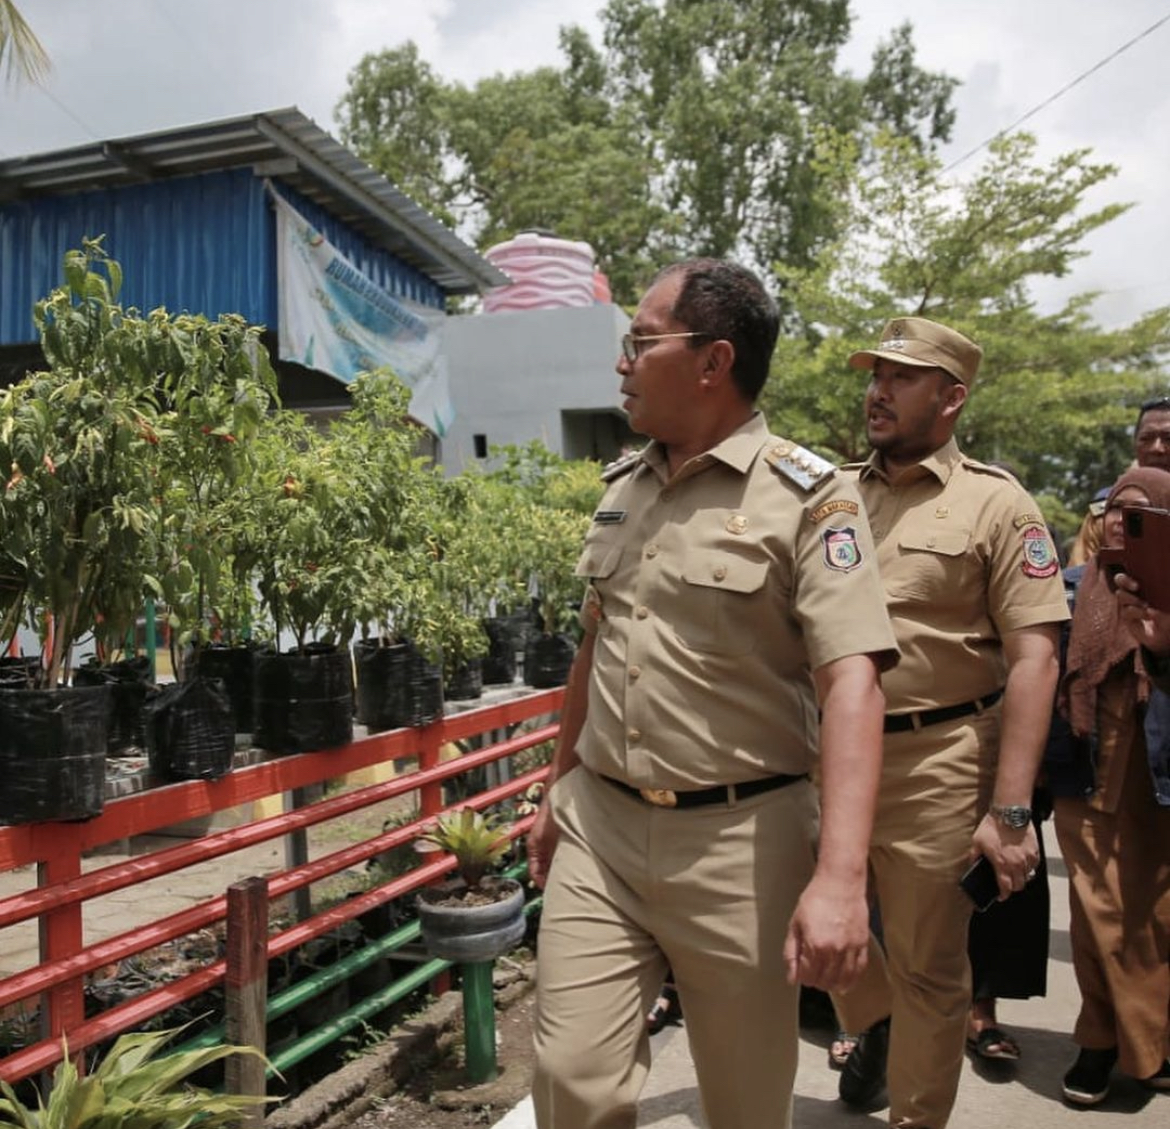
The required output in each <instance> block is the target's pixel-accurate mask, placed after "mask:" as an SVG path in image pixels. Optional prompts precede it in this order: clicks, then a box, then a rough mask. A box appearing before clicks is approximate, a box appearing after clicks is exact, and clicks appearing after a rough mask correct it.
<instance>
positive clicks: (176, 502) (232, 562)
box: [152, 314, 276, 731]
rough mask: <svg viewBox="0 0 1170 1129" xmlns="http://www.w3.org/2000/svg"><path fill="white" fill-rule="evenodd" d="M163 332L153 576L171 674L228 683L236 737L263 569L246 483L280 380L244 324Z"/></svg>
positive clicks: (185, 323) (233, 319) (187, 319)
mask: <svg viewBox="0 0 1170 1129" xmlns="http://www.w3.org/2000/svg"><path fill="white" fill-rule="evenodd" d="M153 316H154V315H152V317H153ZM163 328H164V327H163V326H159V329H160V331H161V330H162V329H163ZM165 331H166V332H165V333H163V332H160V333H159V334H158V339H157V341H156V342H155V348H156V349H157V351H158V353H159V364H160V366H161V370H162V372H163V374H164V375H163V378H162V391H163V394H164V395H165V398H166V403H167V405H168V408H169V411H168V417H167V427H166V431H165V433H164V434H161V435H160V436H159V443H158V450H159V455H160V460H161V461H160V479H159V481H160V483H161V485H162V488H161V490H160V493H159V502H160V509H161V515H160V521H161V526H162V537H161V545H160V554H161V559H160V561H159V564H158V566H157V575H158V577H159V582H160V587H161V596H162V600H163V602H164V604H165V606H166V608H167V610H168V626H169V627H170V629H171V630H170V639H171V662H172V669H173V670H174V671H175V673H176V676H177V677H178V678H180V679H181V680H188V679H191V678H194V677H201V678H207V679H212V680H215V679H218V680H220V681H222V683H223V685H224V688H225V689H226V691H227V693H228V695H229V697H230V703H231V706H232V710H233V718H232V723H233V728H234V730H236V731H250V730H251V728H252V656H253V652H254V647H253V646H252V645H251V630H252V625H253V622H254V620H255V597H254V584H253V573H254V568H255V563H256V562H255V560H254V558H253V556H252V554H251V551H250V549H251V545H250V541H249V538H248V536H247V533H248V529H249V524H250V518H251V515H250V512H249V507H248V501H249V498H250V492H249V491H248V489H247V484H248V483H250V482H251V481H252V480H253V478H254V477H255V476H256V475H257V473H258V471H259V465H258V454H257V439H258V437H259V434H260V431H261V429H262V428H263V427H264V426H265V423H266V416H267V413H268V411H269V409H270V407H271V406H272V404H273V403H274V402H275V400H276V375H275V373H274V372H273V369H272V366H271V364H270V362H269V359H268V353H267V350H266V349H265V348H264V347H263V345H262V344H261V343H260V340H259V335H260V330H259V328H257V327H255V326H249V325H248V324H247V323H246V322H245V321H244V319H243V318H241V317H239V316H238V315H235V314H228V315H225V316H223V317H221V318H220V319H219V320H218V321H215V322H211V321H209V320H208V319H207V318H205V317H203V316H196V315H190V314H183V315H180V316H178V317H175V318H173V319H171V320H170V321H169V322H168V323H166V325H165Z"/></svg>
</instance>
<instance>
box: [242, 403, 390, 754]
mask: <svg viewBox="0 0 1170 1129" xmlns="http://www.w3.org/2000/svg"><path fill="white" fill-rule="evenodd" d="M258 461H259V472H258V474H257V475H256V477H255V478H254V479H253V481H252V483H251V484H250V487H249V495H250V497H249V501H248V504H247V511H248V520H249V527H248V529H247V530H246V537H247V538H249V539H250V541H251V544H250V546H249V548H248V550H247V551H248V554H249V556H250V557H251V559H253V560H255V561H256V562H257V565H256V585H257V590H258V592H259V597H260V604H261V607H262V609H263V611H264V612H265V613H266V614H267V616H268V622H269V626H270V629H271V632H272V638H273V640H274V644H273V646H272V647H271V648H270V649H263V650H260V651H258V652H257V654H256V656H255V659H254V665H253V672H254V678H253V733H252V736H253V740H254V742H255V743H256V745H258V746H259V747H260V748H263V749H268V750H271V751H273V752H278V753H299V752H308V751H311V750H314V749H324V748H331V747H334V746H337V745H344V744H347V743H348V742H349V741H351V740H352V739H353V670H352V664H351V659H350V655H349V647H348V642H349V639H350V637H351V636H352V634H353V631H354V625H355V621H354V618H353V613H352V610H351V603H352V598H353V594H354V591H355V588H356V586H357V585H358V583H359V582H360V580H361V575H360V572H361V561H362V553H361V545H362V543H363V541H364V540H365V539H366V536H367V535H366V532H365V530H364V529H363V521H362V514H363V512H364V505H363V499H362V497H361V494H360V490H359V489H357V488H356V487H355V484H354V481H353V477H352V476H351V474H350V473H349V472H350V468H349V467H348V465H347V460H346V459H345V458H344V457H343V454H342V452H341V451H340V449H339V447H338V445H337V444H335V443H332V442H330V437H329V436H328V435H322V434H321V433H320V432H319V431H318V430H317V429H316V428H314V427H313V425H312V424H311V423H310V422H309V421H308V420H306V419H305V417H304V416H302V415H300V414H299V413H293V412H286V411H282V412H278V413H277V414H276V416H275V417H274V419H273V421H272V423H271V425H270V427H269V428H267V429H266V430H265V432H264V433H263V434H262V436H261V439H260V442H259V443H258ZM290 640H291V646H288V645H287V644H288V642H289V641H290Z"/></svg>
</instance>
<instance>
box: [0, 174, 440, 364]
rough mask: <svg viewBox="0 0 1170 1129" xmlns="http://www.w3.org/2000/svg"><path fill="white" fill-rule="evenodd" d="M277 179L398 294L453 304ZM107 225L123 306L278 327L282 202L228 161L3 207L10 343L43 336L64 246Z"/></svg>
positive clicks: (1, 276)
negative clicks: (228, 316)
mask: <svg viewBox="0 0 1170 1129" xmlns="http://www.w3.org/2000/svg"><path fill="white" fill-rule="evenodd" d="M276 189H277V191H279V192H280V193H281V195H282V196H284V197H285V199H287V200H288V201H289V203H291V204H292V205H293V206H294V207H296V208H297V209H298V210H299V211H300V212H301V214H302V215H303V216H304V217H305V218H306V219H307V220H309V222H310V223H312V224H313V225H314V226H315V227H317V228H318V229H319V230H320V231H321V232H322V233H323V234H324V235H325V237H326V238H327V239H328V240H329V241H330V242H331V243H332V244H333V245H334V246H335V247H337V249H338V250H339V251H341V252H342V253H343V254H344V255H346V257H347V258H349V259H350V261H351V262H353V263H354V265H355V266H357V267H358V268H359V269H360V270H362V271H363V272H364V273H365V274H367V275H368V276H369V277H370V278H372V279H374V281H375V282H377V283H379V284H380V285H381V286H383V287H385V289H387V290H388V291H390V293H392V294H394V295H396V296H398V297H403V298H409V299H411V300H412V301H415V302H419V303H421V304H422V305H425V306H432V307H435V308H442V305H443V297H444V295H443V291H442V289H441V288H440V287H439V286H437V285H436V284H435V283H434V282H432V281H431V280H430V279H429V278H428V277H427V276H426V275H425V274H423V273H422V272H421V271H419V270H417V269H415V268H414V267H411V266H409V265H407V264H406V263H404V262H402V261H401V260H400V259H398V258H396V257H395V256H393V255H391V254H389V253H388V252H386V251H382V250H379V249H377V248H374V247H372V246H371V245H370V244H369V243H368V241H367V240H366V239H365V238H364V237H363V236H361V235H360V234H359V233H358V232H356V231H353V230H352V229H350V228H348V227H346V226H345V225H343V224H342V223H340V222H339V221H338V220H336V219H334V218H333V217H332V216H330V215H329V213H327V212H326V211H324V210H323V209H322V208H319V207H317V206H316V205H315V204H312V203H310V202H309V201H308V200H306V199H304V198H303V197H301V196H300V195H299V194H298V193H296V192H293V191H292V190H291V189H288V188H287V187H285V186H284V185H280V184H277V185H276ZM101 234H104V235H105V237H106V238H105V241H104V246H105V248H106V250H107V251H108V252H109V254H110V255H111V256H112V257H113V258H115V259H117V260H118V262H119V263H120V264H121V265H122V270H123V273H124V276H125V278H124V283H123V287H122V294H121V300H122V304H123V305H124V306H137V307H138V308H139V309H141V310H143V311H146V310H152V309H154V308H155V307H157V306H165V307H166V308H167V309H168V310H171V311H172V312H179V311H184V310H185V311H190V312H192V313H203V314H206V315H207V316H208V317H211V318H216V317H219V315H220V314H225V313H238V314H242V315H243V316H244V317H245V318H247V319H248V321H250V322H252V323H254V324H258V325H264V326H268V327H269V328H271V329H273V330H275V329H276V316H277V297H276V221H275V218H274V216H273V212H272V207H271V204H270V202H269V200H268V198H267V195H266V193H265V188H264V182H263V181H262V180H260V179H259V178H258V177H256V176H253V174H252V172H251V170H250V169H229V170H225V171H222V172H215V173H207V174H204V175H202V176H192V177H182V178H179V179H175V180H164V181H157V182H154V183H151V184H143V185H136V186H134V187H127V188H114V189H107V190H103V191H95V192H80V193H77V194H75V195H71V196H46V197H41V198H37V199H33V200H28V201H23V202H20V203H16V204H4V205H2V206H0V345H19V344H27V343H30V342H34V341H36V339H37V334H36V330H35V328H34V326H33V321H32V308H33V303H34V302H36V301H37V300H38V299H40V298H43V297H44V296H45V295H46V294H48V293H49V291H50V290H52V289H53V288H54V287H55V286H58V285H60V283H61V279H62V275H61V260H62V257H63V256H64V254H65V252H66V251H68V250H70V249H71V248H74V247H80V246H81V240H82V237H83V236H91V237H92V236H97V235H101Z"/></svg>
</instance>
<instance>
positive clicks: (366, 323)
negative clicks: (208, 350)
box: [272, 193, 455, 438]
mask: <svg viewBox="0 0 1170 1129" xmlns="http://www.w3.org/2000/svg"><path fill="white" fill-rule="evenodd" d="M272 198H273V200H274V201H275V202H276V245H277V264H276V265H277V290H278V298H279V304H280V327H279V334H280V358H281V360H285V361H295V362H296V363H297V364H299V365H304V366H305V367H306V368H311V369H317V370H318V371H319V372H327V373H329V374H330V375H331V376H335V377H337V379H338V380H343V381H345V382H346V383H347V384H348V383H349V382H350V381H352V380H353V379H354V377H356V376H357V374H358V373H360V372H366V371H369V370H371V369H376V368H383V367H385V368H389V369H391V370H392V371H393V372H394V373H395V375H397V376H398V377H399V378H400V379H401V380H402V382H403V383H404V384H405V385H406V386H407V387H408V388H409V389H410V390H411V399H410V414H411V415H412V416H414V418H415V419H417V420H418V421H419V423H421V424H424V425H425V426H426V427H428V428H430V429H431V430H432V431H433V432H434V433H435V434H436V435H438V436H439V437H440V438H442V436H443V435H445V434H446V433H447V429H448V428H449V427H450V426H451V421H452V420H453V419H454V418H455V410H454V408H453V406H452V404H451V393H450V388H449V385H448V380H447V363H446V357H445V355H444V353H443V348H442V345H443V321H444V315H443V313H442V312H441V311H439V310H433V309H430V308H428V307H427V306H421V305H419V304H418V303H417V302H410V301H407V300H406V299H404V298H396V297H395V296H394V295H393V294H390V293H389V292H388V291H387V290H385V289H384V288H383V287H381V286H379V285H378V284H377V283H376V282H374V281H373V279H371V278H369V277H368V276H367V275H365V274H363V273H362V272H361V271H360V270H358V269H357V267H355V266H354V265H353V264H352V263H351V262H350V261H349V260H348V259H347V258H346V257H345V256H344V255H343V254H341V252H340V251H338V250H337V248H336V247H334V246H333V244H331V243H330V242H329V240H327V239H326V238H325V236H324V235H322V234H321V232H319V231H318V230H317V229H316V228H315V227H313V225H312V224H310V223H309V222H308V221H307V220H306V219H305V218H304V216H302V215H301V214H300V213H299V212H298V211H297V210H296V209H295V208H293V207H292V206H291V205H290V204H289V203H288V202H287V201H286V200H283V199H281V198H280V197H279V196H277V195H276V194H275V193H273V194H272Z"/></svg>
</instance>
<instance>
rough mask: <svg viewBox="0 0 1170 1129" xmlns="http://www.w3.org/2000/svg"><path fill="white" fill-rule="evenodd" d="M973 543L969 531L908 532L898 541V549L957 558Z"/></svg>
mask: <svg viewBox="0 0 1170 1129" xmlns="http://www.w3.org/2000/svg"><path fill="white" fill-rule="evenodd" d="M970 541H971V533H970V530H967V529H933V530H925V529H922V530H908V531H907V532H906V533H904V534H903V535H902V536H901V538H899V540H898V547H899V548H902V549H911V550H914V551H915V552H920V553H923V552H925V553H938V554H939V555H940V556H944V557H957V556H960V555H961V554H962V553H965V552H966V551H967V545H968V544H969V543H970Z"/></svg>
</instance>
